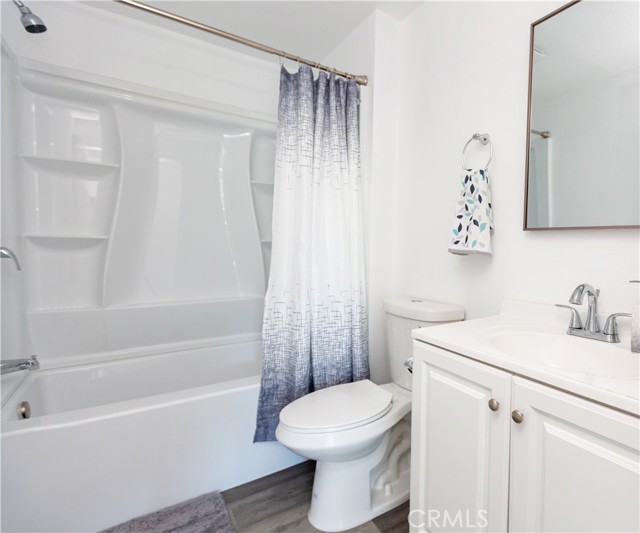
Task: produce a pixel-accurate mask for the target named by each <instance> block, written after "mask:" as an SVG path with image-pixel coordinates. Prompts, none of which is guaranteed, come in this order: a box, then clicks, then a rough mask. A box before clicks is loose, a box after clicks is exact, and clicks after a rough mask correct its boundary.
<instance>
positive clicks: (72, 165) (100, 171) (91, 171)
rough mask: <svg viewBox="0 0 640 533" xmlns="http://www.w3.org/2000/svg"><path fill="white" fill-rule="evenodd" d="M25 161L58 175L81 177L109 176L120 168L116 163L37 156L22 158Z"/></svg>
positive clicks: (23, 156) (22, 156)
mask: <svg viewBox="0 0 640 533" xmlns="http://www.w3.org/2000/svg"><path fill="white" fill-rule="evenodd" d="M20 157H21V159H23V160H24V161H27V162H29V163H30V164H32V165H34V166H36V167H39V168H42V169H45V170H49V171H53V172H56V173H58V174H63V175H66V174H73V175H79V176H82V175H84V176H87V177H89V176H90V177H95V176H101V175H104V174H108V173H109V172H113V171H114V170H116V169H118V168H120V165H116V164H115V163H99V162H92V161H78V160H75V159H59V158H54V157H41V156H36V155H26V154H23V155H21V156H20Z"/></svg>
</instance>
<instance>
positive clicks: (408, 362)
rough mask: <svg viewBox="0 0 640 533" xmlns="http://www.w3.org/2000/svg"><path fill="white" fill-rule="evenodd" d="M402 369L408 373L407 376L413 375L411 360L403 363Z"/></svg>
mask: <svg viewBox="0 0 640 533" xmlns="http://www.w3.org/2000/svg"><path fill="white" fill-rule="evenodd" d="M404 367H405V368H406V369H407V370H408V371H409V374H413V358H412V357H411V358H409V359H407V360H406V361H405V362H404Z"/></svg>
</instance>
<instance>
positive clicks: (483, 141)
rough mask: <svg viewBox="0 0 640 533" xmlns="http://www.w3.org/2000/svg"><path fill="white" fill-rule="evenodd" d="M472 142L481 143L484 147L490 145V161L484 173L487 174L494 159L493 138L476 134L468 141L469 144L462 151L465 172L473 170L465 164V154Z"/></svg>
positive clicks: (485, 134) (486, 134)
mask: <svg viewBox="0 0 640 533" xmlns="http://www.w3.org/2000/svg"><path fill="white" fill-rule="evenodd" d="M471 141H479V142H480V144H482V145H487V144H488V145H489V160H488V161H487V164H486V165H485V167H484V171H485V172H486V171H487V169H488V168H489V164H490V163H491V159H492V158H493V145H492V144H491V137H490V135H489V134H488V133H474V134H473V135H472V137H471V139H469V140H468V141H467V144H465V145H464V148H463V149H462V168H463V169H464V170H471V169H470V168H468V167H467V166H466V165H465V164H464V152H465V150H466V149H467V146H469V144H470V143H471Z"/></svg>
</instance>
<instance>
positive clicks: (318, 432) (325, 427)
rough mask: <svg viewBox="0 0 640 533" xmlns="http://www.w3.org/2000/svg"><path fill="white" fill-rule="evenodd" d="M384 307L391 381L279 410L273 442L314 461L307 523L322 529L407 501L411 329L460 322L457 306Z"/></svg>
mask: <svg viewBox="0 0 640 533" xmlns="http://www.w3.org/2000/svg"><path fill="white" fill-rule="evenodd" d="M384 309H385V312H386V323H387V339H388V350H387V353H388V357H389V363H390V367H391V378H392V380H393V382H391V383H386V384H384V385H376V384H374V383H373V382H371V381H369V380H362V381H356V382H354V383H345V384H342V385H336V386H334V387H328V388H326V389H322V390H319V391H316V392H312V393H311V394H308V395H306V396H303V397H302V398H299V399H297V400H296V401H294V402H292V403H290V404H289V405H287V406H286V407H285V408H284V409H283V410H282V411H281V412H280V423H279V424H278V427H277V429H276V438H277V439H278V441H280V442H281V443H282V444H283V445H284V446H286V447H287V448H289V449H290V450H292V451H293V452H295V453H297V454H299V455H302V456H303V457H307V458H308V459H314V460H316V461H317V463H316V472H315V478H314V481H313V493H312V496H311V507H310V509H309V522H311V525H313V526H314V527H315V528H317V529H320V530H322V531H343V530H345V529H350V528H352V527H355V526H358V525H360V524H363V523H365V522H368V521H369V520H371V519H373V518H375V517H376V516H379V515H381V514H382V513H385V512H386V511H388V510H390V509H393V508H394V507H396V506H398V505H400V504H401V503H403V502H405V501H406V500H407V499H408V498H409V471H410V463H409V459H410V453H409V452H410V446H411V419H410V416H411V373H410V372H409V370H408V369H407V368H406V367H405V362H406V361H407V360H409V358H410V357H411V353H412V338H411V330H412V329H416V328H422V327H427V326H432V325H438V324H443V323H446V322H455V321H459V320H463V319H464V309H463V308H462V307H459V306H456V305H450V304H445V303H440V302H433V301H429V300H423V299H420V298H409V297H396V298H389V299H386V300H385V301H384ZM407 366H409V365H407Z"/></svg>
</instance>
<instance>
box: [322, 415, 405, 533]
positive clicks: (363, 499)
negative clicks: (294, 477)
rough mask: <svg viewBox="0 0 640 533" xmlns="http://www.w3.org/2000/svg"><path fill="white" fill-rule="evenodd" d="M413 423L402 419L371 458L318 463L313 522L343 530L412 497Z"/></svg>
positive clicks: (324, 526)
mask: <svg viewBox="0 0 640 533" xmlns="http://www.w3.org/2000/svg"><path fill="white" fill-rule="evenodd" d="M410 445H411V422H410V415H407V416H406V417H405V418H403V419H402V420H400V421H399V422H398V423H397V424H396V425H395V426H393V428H391V430H390V431H388V432H387V434H386V435H385V436H384V437H383V439H382V441H381V443H380V444H379V445H378V446H377V447H376V448H375V449H374V450H373V451H371V452H370V453H369V454H367V455H365V456H363V457H360V458H359V459H355V460H351V461H342V462H330V461H318V462H317V463H316V473H315V478H314V482H313V492H312V496H311V508H310V509H309V522H310V523H311V525H312V526H314V527H315V528H317V529H320V530H322V531H344V530H345V529H350V528H353V527H356V526H358V525H360V524H364V523H365V522H368V521H369V520H372V519H373V518H375V517H377V516H379V515H381V514H383V513H385V512H387V511H389V510H390V509H393V508H394V507H397V506H398V505H400V504H402V503H404V502H405V501H407V500H408V499H409V473H410Z"/></svg>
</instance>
